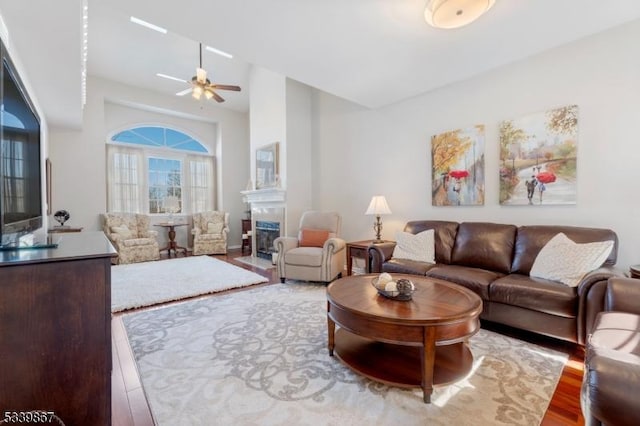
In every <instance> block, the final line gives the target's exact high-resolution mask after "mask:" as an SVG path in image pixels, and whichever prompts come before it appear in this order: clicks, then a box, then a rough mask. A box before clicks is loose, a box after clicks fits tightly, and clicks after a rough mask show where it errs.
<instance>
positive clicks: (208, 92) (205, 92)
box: [204, 89, 213, 99]
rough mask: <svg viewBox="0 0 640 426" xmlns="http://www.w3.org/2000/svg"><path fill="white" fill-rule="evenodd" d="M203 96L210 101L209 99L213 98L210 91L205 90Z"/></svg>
mask: <svg viewBox="0 0 640 426" xmlns="http://www.w3.org/2000/svg"><path fill="white" fill-rule="evenodd" d="M204 96H205V98H207V99H211V98H213V92H212V91H211V90H208V89H207V90H205V91H204Z"/></svg>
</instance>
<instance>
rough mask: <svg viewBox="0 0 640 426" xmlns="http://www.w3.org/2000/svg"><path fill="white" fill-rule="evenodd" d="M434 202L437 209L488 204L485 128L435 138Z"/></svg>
mask: <svg viewBox="0 0 640 426" xmlns="http://www.w3.org/2000/svg"><path fill="white" fill-rule="evenodd" d="M431 167H432V176H431V200H432V204H433V205H434V206H464V205H466V206H478V205H483V204H484V125H476V126H472V127H469V128H466V129H458V130H453V131H450V132H445V133H440V134H439V135H435V136H433V137H432V138H431Z"/></svg>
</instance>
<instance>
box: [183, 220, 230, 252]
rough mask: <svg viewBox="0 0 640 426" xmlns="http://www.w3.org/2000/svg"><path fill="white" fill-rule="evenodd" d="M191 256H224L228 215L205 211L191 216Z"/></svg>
mask: <svg viewBox="0 0 640 426" xmlns="http://www.w3.org/2000/svg"><path fill="white" fill-rule="evenodd" d="M191 233H192V234H193V254H194V255H196V256H197V255H200V254H225V253H226V252H227V235H228V234H229V213H225V212H218V211H207V212H201V213H195V214H194V215H193V229H192V230H191Z"/></svg>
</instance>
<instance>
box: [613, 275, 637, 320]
mask: <svg viewBox="0 0 640 426" xmlns="http://www.w3.org/2000/svg"><path fill="white" fill-rule="evenodd" d="M604 309H605V310H606V311H622V312H628V313H630V314H636V315H640V280H638V279H634V278H624V277H614V278H610V279H609V281H608V282H607V291H606V294H605V300H604Z"/></svg>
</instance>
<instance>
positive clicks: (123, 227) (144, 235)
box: [103, 213, 160, 264]
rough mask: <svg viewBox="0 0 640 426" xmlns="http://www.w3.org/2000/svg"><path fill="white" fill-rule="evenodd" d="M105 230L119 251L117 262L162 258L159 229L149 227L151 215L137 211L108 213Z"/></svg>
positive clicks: (105, 216)
mask: <svg viewBox="0 0 640 426" xmlns="http://www.w3.org/2000/svg"><path fill="white" fill-rule="evenodd" d="M103 217H104V225H103V230H104V233H105V234H106V236H107V238H109V240H110V241H111V242H112V243H113V245H114V247H115V248H116V250H117V251H118V257H117V259H116V260H115V263H118V264H123V263H135V262H146V261H148V260H158V259H160V249H159V247H158V241H157V239H156V237H157V236H158V232H157V231H153V230H151V229H149V226H150V224H149V216H147V215H144V214H135V213H106V214H104V215H103Z"/></svg>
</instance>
